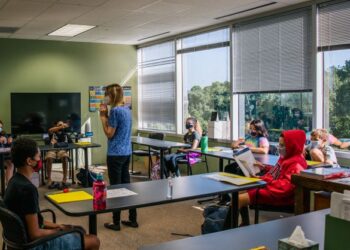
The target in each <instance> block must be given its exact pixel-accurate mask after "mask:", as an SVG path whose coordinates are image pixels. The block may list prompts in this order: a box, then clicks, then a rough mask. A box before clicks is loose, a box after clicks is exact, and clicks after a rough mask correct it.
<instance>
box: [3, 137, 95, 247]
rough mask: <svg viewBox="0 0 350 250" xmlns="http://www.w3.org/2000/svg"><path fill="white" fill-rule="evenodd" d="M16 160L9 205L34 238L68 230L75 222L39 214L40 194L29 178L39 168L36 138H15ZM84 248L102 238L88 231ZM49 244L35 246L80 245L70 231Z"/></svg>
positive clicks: (14, 158)
mask: <svg viewBox="0 0 350 250" xmlns="http://www.w3.org/2000/svg"><path fill="white" fill-rule="evenodd" d="M11 155H12V159H13V163H14V165H15V167H16V168H17V172H16V174H15V175H14V176H13V177H12V179H11V180H10V182H9V184H8V187H7V189H6V192H5V197H4V202H5V205H6V207H7V208H8V209H9V210H11V211H12V212H14V213H15V214H17V215H18V216H19V218H20V219H21V220H22V222H23V224H24V225H25V227H26V231H27V233H28V238H29V239H30V240H31V241H33V240H37V239H40V238H42V237H45V236H48V235H51V234H54V233H56V232H57V231H58V230H67V229H70V228H71V227H72V226H68V225H59V224H55V223H52V222H47V221H44V220H43V217H42V216H41V215H40V214H39V211H40V208H39V194H38V190H37V188H36V187H35V186H34V185H33V184H32V182H31V181H30V180H31V178H32V175H33V173H34V171H38V170H39V168H40V167H39V166H40V165H38V163H39V162H40V150H39V148H38V145H37V143H36V142H35V141H33V140H31V139H27V138H20V139H17V140H16V141H14V143H13V145H12V149H11ZM84 242H85V249H99V246H100V242H99V239H98V238H97V237H96V236H94V235H85V237H84ZM46 246H47V248H44V247H42V248H41V247H38V248H35V249H81V246H80V239H79V236H78V235H76V234H67V235H65V236H62V237H59V238H56V239H54V240H52V241H50V243H49V245H46Z"/></svg>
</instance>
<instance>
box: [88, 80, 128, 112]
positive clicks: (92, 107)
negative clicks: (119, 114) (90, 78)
mask: <svg viewBox="0 0 350 250" xmlns="http://www.w3.org/2000/svg"><path fill="white" fill-rule="evenodd" d="M123 92H124V104H125V106H127V107H129V108H130V109H131V103H132V98H131V86H123ZM104 97H105V86H90V87H89V111H90V112H96V111H97V110H99V109H100V104H101V102H103V100H104Z"/></svg>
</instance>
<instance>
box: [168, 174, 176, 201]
mask: <svg viewBox="0 0 350 250" xmlns="http://www.w3.org/2000/svg"><path fill="white" fill-rule="evenodd" d="M173 188H174V180H173V178H172V177H171V176H169V177H168V193H167V195H166V197H167V198H168V199H171V198H173Z"/></svg>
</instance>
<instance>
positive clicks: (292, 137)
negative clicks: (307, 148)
mask: <svg viewBox="0 0 350 250" xmlns="http://www.w3.org/2000/svg"><path fill="white" fill-rule="evenodd" d="M282 134H283V136H284V143H285V145H286V156H285V157H284V158H285V159H288V158H290V157H293V156H295V155H301V154H302V153H303V151H304V145H305V142H306V135H305V132H304V131H303V130H286V131H283V132H282Z"/></svg>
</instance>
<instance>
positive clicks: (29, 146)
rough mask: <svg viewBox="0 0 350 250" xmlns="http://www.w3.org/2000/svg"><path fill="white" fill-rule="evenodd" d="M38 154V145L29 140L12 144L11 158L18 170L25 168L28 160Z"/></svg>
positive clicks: (24, 139)
mask: <svg viewBox="0 0 350 250" xmlns="http://www.w3.org/2000/svg"><path fill="white" fill-rule="evenodd" d="M37 153H38V144H37V143H36V142H35V141H34V140H32V139H28V138H19V139H17V140H15V141H14V142H13V143H12V147H11V158H12V162H13V165H15V167H16V168H20V167H24V166H25V165H26V160H27V159H28V158H33V157H34V156H35V155H36V154H37Z"/></svg>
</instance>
